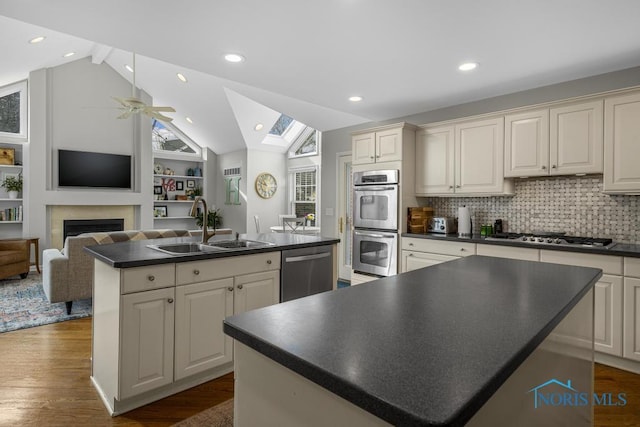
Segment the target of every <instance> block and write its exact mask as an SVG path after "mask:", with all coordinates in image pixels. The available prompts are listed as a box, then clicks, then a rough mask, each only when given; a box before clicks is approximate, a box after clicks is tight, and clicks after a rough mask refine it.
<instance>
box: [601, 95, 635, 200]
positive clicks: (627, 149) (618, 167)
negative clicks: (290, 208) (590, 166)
mask: <svg viewBox="0 0 640 427" xmlns="http://www.w3.org/2000/svg"><path fill="white" fill-rule="evenodd" d="M604 106H605V107H604V111H605V113H604V114H605V120H604V123H605V125H604V140H605V150H604V185H603V189H604V192H606V193H621V194H625V193H627V194H640V163H638V159H640V93H635V94H631V95H623V96H616V97H611V98H607V99H606V100H605V102H604Z"/></svg>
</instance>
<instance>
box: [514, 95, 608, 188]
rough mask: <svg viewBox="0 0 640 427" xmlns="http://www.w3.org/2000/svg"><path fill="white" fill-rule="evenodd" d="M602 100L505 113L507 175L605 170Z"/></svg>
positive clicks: (598, 171) (564, 173)
mask: <svg viewBox="0 0 640 427" xmlns="http://www.w3.org/2000/svg"><path fill="white" fill-rule="evenodd" d="M602 129H603V112H602V101H594V102H587V103H580V104H572V105H565V106H559V107H556V108H551V109H540V110H533V111H526V112H522V113H517V114H509V115H507V116H505V174H504V176H505V177H529V176H548V175H571V174H587V173H602V171H603V136H602Z"/></svg>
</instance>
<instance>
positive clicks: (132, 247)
mask: <svg viewBox="0 0 640 427" xmlns="http://www.w3.org/2000/svg"><path fill="white" fill-rule="evenodd" d="M239 237H240V238H241V239H247V240H258V241H262V242H268V243H272V246H266V247H258V248H251V249H234V250H217V251H212V252H206V253H186V254H179V255H172V254H168V253H166V252H161V251H158V250H156V249H152V248H150V247H148V245H158V244H169V243H187V242H200V241H201V238H199V237H172V238H167V239H154V240H136V241H133V240H131V241H126V242H120V243H110V244H106V245H94V246H87V247H85V248H84V250H85V251H87V252H89V253H90V254H91V255H93V256H94V257H95V258H96V259H99V260H100V261H102V262H104V263H106V264H107V265H109V266H111V267H115V268H131V267H142V266H145V265H156V264H167V263H179V262H188V261H198V260H204V259H215V258H224V257H230V256H239V255H250V254H257V253H264V252H273V251H282V250H285V249H300V248H308V247H313V246H323V245H333V244H335V243H338V242H339V241H340V239H335V238H327V237H317V236H307V235H301V234H292V233H260V234H240V235H239ZM230 238H231V239H232V237H231V236H229V235H218V236H214V237H213V238H211V239H209V243H211V242H215V241H220V240H230Z"/></svg>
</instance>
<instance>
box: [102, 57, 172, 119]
mask: <svg viewBox="0 0 640 427" xmlns="http://www.w3.org/2000/svg"><path fill="white" fill-rule="evenodd" d="M112 98H113V99H115V100H116V101H118V102H119V103H120V105H121V107H119V108H120V110H123V112H122V114H120V115H119V116H118V118H119V119H126V118H129V117H130V116H131V115H132V114H145V115H147V116H149V117H152V118H154V119H156V120H159V121H162V122H170V121H171V120H173V118H172V117H167V116H165V115H164V114H160V113H161V112H162V113H164V112H169V113H175V111H176V110H174V109H173V107H155V106H153V105H147V104H145V103H144V102H142V101H141V100H140V99H138V98H136V54H135V53H134V54H133V83H132V85H131V97H130V98H118V97H115V96H113V97H112Z"/></svg>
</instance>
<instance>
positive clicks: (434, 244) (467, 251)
mask: <svg viewBox="0 0 640 427" xmlns="http://www.w3.org/2000/svg"><path fill="white" fill-rule="evenodd" d="M402 249H405V250H409V251H420V252H431V253H436V254H443V255H453V256H459V257H463V256H469V255H475V254H476V244H475V243H465V242H444V241H437V240H430V239H412V238H407V237H404V238H403V239H402Z"/></svg>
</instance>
